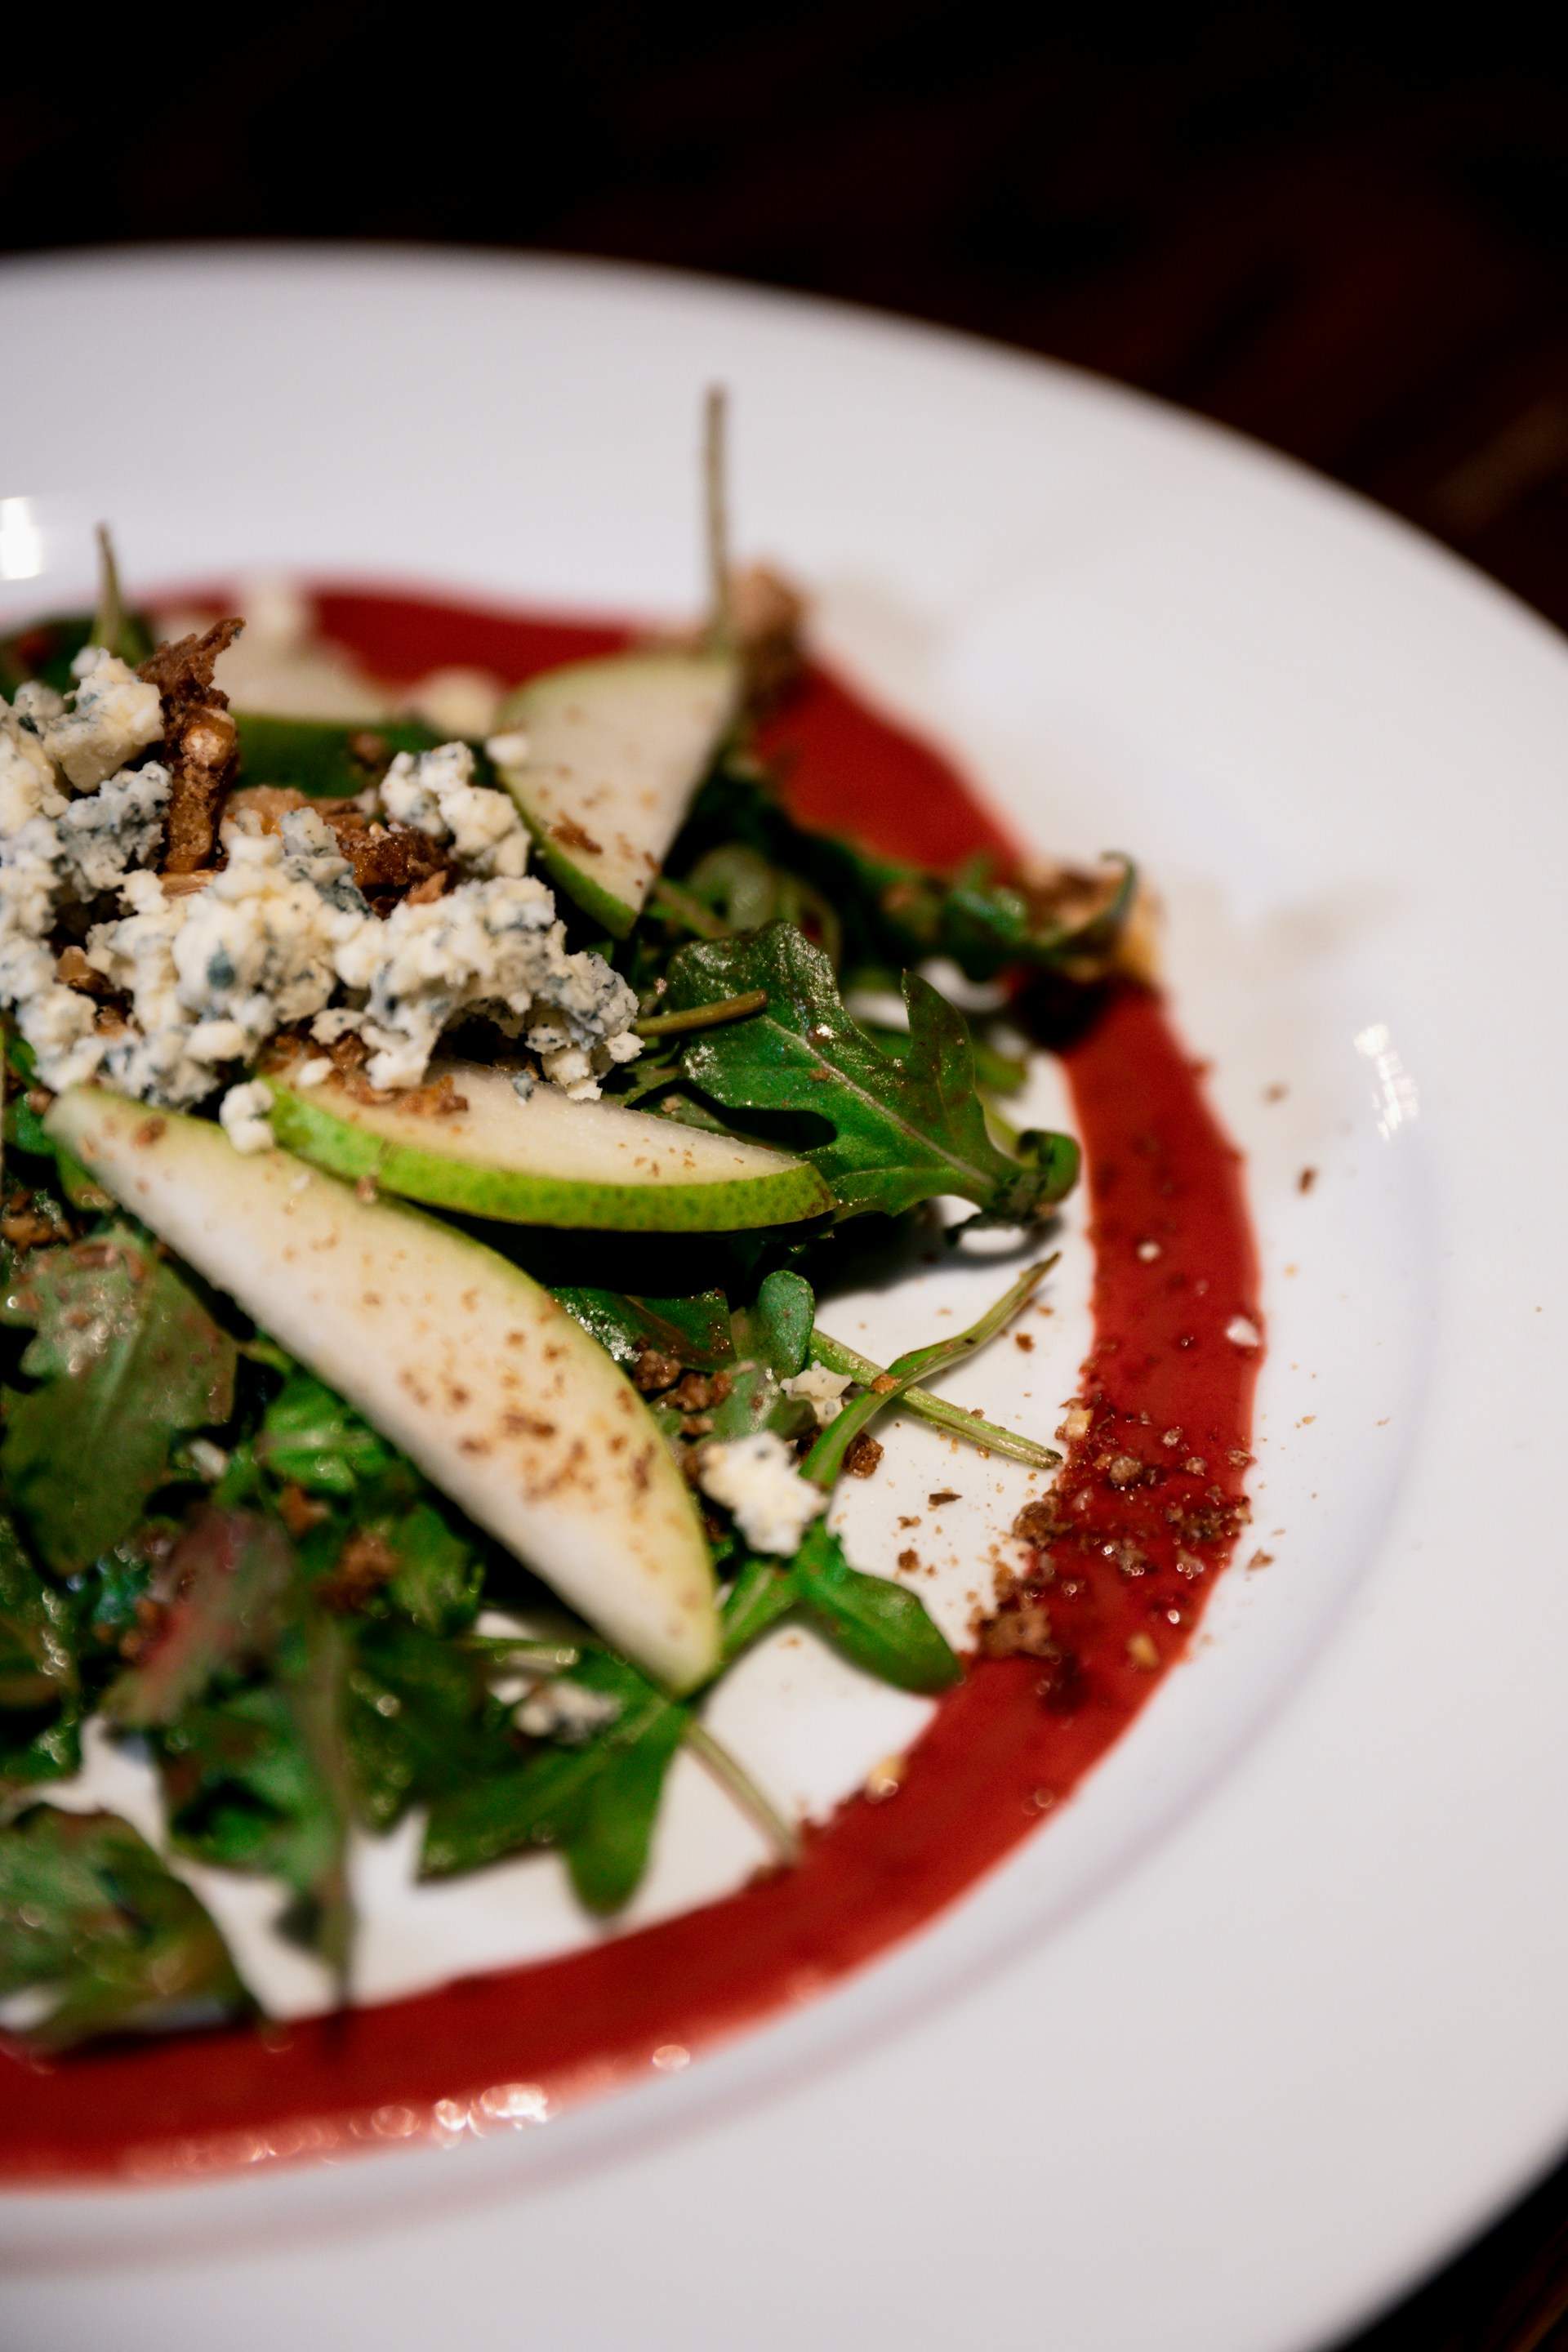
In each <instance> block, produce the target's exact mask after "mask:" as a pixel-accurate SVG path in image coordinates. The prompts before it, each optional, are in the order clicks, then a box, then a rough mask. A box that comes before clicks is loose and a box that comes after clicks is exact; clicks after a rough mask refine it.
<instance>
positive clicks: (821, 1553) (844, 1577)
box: [791, 1519, 963, 1695]
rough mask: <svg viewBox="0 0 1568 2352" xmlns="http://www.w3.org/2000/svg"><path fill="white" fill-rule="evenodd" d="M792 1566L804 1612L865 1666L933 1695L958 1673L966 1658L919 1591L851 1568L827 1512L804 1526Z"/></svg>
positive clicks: (870, 1671)
mask: <svg viewBox="0 0 1568 2352" xmlns="http://www.w3.org/2000/svg"><path fill="white" fill-rule="evenodd" d="M791 1573H792V1575H793V1577H794V1580H795V1592H796V1595H797V1599H798V1602H799V1606H800V1610H801V1613H802V1614H803V1616H805V1618H806V1619H807V1620H808V1621H809V1622H811V1623H812V1624H814V1625H815V1626H816V1629H817V1631H818V1632H819V1633H823V1634H825V1635H826V1638H827V1639H828V1641H830V1642H831V1643H833V1646H834V1648H835V1649H837V1650H841V1651H842V1652H843V1654H844V1655H845V1656H846V1657H847V1659H849V1661H850V1662H851V1664H854V1665H857V1666H861V1667H863V1668H864V1669H865V1671H866V1673H867V1674H868V1675H877V1677H878V1678H879V1681H881V1682H885V1683H893V1684H895V1685H897V1686H898V1688H899V1689H900V1690H909V1691H921V1692H926V1693H929V1694H931V1695H934V1694H935V1693H936V1692H938V1691H944V1690H949V1689H951V1688H952V1685H953V1684H954V1683H956V1682H959V1681H961V1680H962V1679H963V1666H962V1665H961V1664H959V1661H958V1659H957V1658H956V1657H955V1656H954V1654H953V1653H952V1650H951V1649H950V1647H949V1646H948V1643H947V1641H946V1639H945V1637H944V1636H943V1635H942V1633H940V1632H939V1631H938V1629H937V1627H936V1625H935V1624H934V1623H933V1622H932V1621H931V1617H930V1616H929V1615H928V1614H927V1612H926V1607H925V1603H924V1602H923V1601H921V1598H920V1596H919V1594H918V1593H914V1592H911V1591H910V1590H909V1588H908V1587H907V1586H906V1585H902V1584H895V1583H893V1582H892V1580H890V1579H889V1578H888V1577H885V1576H866V1575H863V1574H862V1572H861V1571H860V1570H859V1569H858V1568H851V1567H850V1565H849V1563H848V1561H847V1559H845V1557H844V1546H843V1544H842V1543H841V1542H840V1540H839V1538H837V1536H836V1535H835V1534H834V1533H833V1531H832V1529H831V1528H829V1527H828V1526H827V1525H826V1521H825V1520H822V1519H815V1520H814V1521H813V1522H812V1524H811V1526H810V1527H809V1528H807V1529H806V1533H805V1540H804V1542H803V1543H802V1545H801V1548H800V1549H799V1551H798V1552H796V1554H795V1561H794V1564H793V1568H792V1570H791Z"/></svg>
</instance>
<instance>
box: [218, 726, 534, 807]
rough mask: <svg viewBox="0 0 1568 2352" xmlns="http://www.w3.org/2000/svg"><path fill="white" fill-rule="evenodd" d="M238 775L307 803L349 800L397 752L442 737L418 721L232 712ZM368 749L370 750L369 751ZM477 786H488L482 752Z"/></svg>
mask: <svg viewBox="0 0 1568 2352" xmlns="http://www.w3.org/2000/svg"><path fill="white" fill-rule="evenodd" d="M234 723H235V726H236V728H237V730H238V734H239V772H240V776H241V779H242V781H243V782H246V783H247V784H289V785H292V787H293V789H294V790H295V791H296V792H299V793H308V794H309V795H310V797H311V798H312V799H324V800H352V799H353V796H354V794H355V793H363V791H364V789H365V786H366V785H367V784H372V783H374V782H376V781H377V778H378V776H379V774H380V772H381V771H382V770H383V769H384V768H385V767H386V766H387V765H388V764H389V762H390V761H391V760H392V757H393V754H394V753H395V752H397V751H434V750H435V749H436V747H437V744H438V743H445V742H448V741H449V740H451V739H450V738H449V737H448V736H445V735H438V734H437V732H436V730H434V729H433V728H430V727H426V725H425V723H424V722H423V720H422V719H374V720H368V721H367V720H365V719H290V718H288V717H286V716H283V715H280V714H278V713H275V712H272V711H266V712H263V711H258V710H237V711H236V712H235V713H234ZM373 747H374V748H373ZM477 756H478V760H479V772H480V778H481V781H484V782H493V781H494V778H493V775H492V774H491V772H489V763H488V761H486V760H485V758H484V755H483V753H482V752H479V754H478V755H477Z"/></svg>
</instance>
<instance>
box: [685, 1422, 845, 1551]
mask: <svg viewBox="0 0 1568 2352" xmlns="http://www.w3.org/2000/svg"><path fill="white" fill-rule="evenodd" d="M697 1479H698V1484H699V1485H700V1487H701V1489H702V1491H703V1493H704V1494H705V1495H710V1496H712V1498H713V1500H714V1502H716V1503H722V1504H723V1506H724V1508H725V1509H726V1510H727V1511H730V1512H731V1513H733V1515H734V1520H735V1525H736V1526H737V1527H738V1528H739V1529H740V1530H741V1536H742V1541H743V1542H745V1543H747V1544H749V1545H750V1547H751V1549H752V1550H753V1551H765V1552H777V1553H780V1554H782V1555H784V1556H785V1557H786V1558H787V1556H788V1555H789V1554H790V1553H792V1552H795V1551H798V1550H799V1549H800V1540H801V1538H802V1537H803V1536H804V1535H805V1531H806V1529H807V1528H808V1527H809V1526H810V1525H811V1523H812V1521H813V1519H815V1518H816V1517H817V1516H818V1514H819V1513H820V1512H822V1511H825V1510H826V1508H827V1496H826V1493H825V1492H824V1490H823V1489H822V1487H820V1486H813V1484H812V1482H811V1480H810V1479H809V1478H803V1477H802V1476H801V1475H800V1472H799V1471H798V1470H797V1469H796V1468H795V1455H794V1454H793V1453H792V1452H791V1451H790V1449H789V1447H788V1446H787V1445H786V1444H784V1439H783V1438H782V1437H780V1436H779V1434H778V1433H777V1431H776V1430H772V1429H759V1430H756V1431H754V1432H753V1433H752V1435H751V1436H749V1437H730V1438H721V1439H720V1440H719V1441H718V1442H717V1443H715V1444H712V1445H705V1446H704V1447H703V1449H702V1452H701V1454H700V1456H699V1457H698V1464H697Z"/></svg>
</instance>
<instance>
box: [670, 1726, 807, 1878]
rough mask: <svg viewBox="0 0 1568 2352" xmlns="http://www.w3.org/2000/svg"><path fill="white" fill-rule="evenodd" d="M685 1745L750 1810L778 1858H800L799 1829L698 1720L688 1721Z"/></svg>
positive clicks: (784, 1860)
mask: <svg viewBox="0 0 1568 2352" xmlns="http://www.w3.org/2000/svg"><path fill="white" fill-rule="evenodd" d="M685 1739H686V1745H687V1746H688V1748H690V1750H691V1752H692V1754H693V1755H694V1756H695V1757H697V1758H699V1759H700V1761H701V1762H702V1763H704V1764H706V1766H707V1767H708V1769H709V1770H710V1772H711V1773H712V1775H713V1778H714V1779H715V1780H717V1781H718V1782H719V1784H720V1786H721V1788H724V1789H727V1790H729V1792H730V1794H731V1796H732V1797H733V1798H734V1799H735V1801H736V1802H737V1803H738V1804H739V1805H740V1806H741V1807H742V1809H743V1811H746V1812H748V1813H750V1814H751V1816H752V1820H753V1821H754V1822H756V1823H757V1826H758V1827H759V1829H761V1830H763V1832H765V1833H766V1835H767V1837H768V1839H769V1841H770V1842H771V1843H772V1844H773V1846H774V1847H776V1849H777V1851H778V1855H779V1859H780V1861H781V1862H786V1863H792V1864H793V1863H796V1862H798V1861H799V1860H800V1833H799V1832H798V1831H797V1830H796V1828H795V1824H794V1822H786V1821H785V1819H784V1815H783V1814H782V1813H781V1812H780V1811H779V1810H778V1808H777V1807H776V1806H775V1805H774V1804H773V1802H772V1801H771V1800H770V1799H769V1798H767V1797H765V1796H764V1795H763V1792H762V1790H760V1789H759V1788H758V1786H757V1784H756V1782H755V1781H754V1780H752V1776H751V1774H750V1773H749V1772H748V1771H747V1769H746V1768H745V1766H744V1765H743V1764H742V1762H741V1760H740V1759H739V1757H737V1756H733V1755H731V1752H730V1750H729V1748H725V1747H723V1746H722V1745H721V1743H720V1741H718V1740H717V1739H715V1738H714V1737H713V1734H712V1733H711V1732H710V1731H709V1730H706V1729H705V1728H704V1727H703V1726H702V1725H701V1724H700V1723H689V1724H688V1725H687V1727H686V1732H685Z"/></svg>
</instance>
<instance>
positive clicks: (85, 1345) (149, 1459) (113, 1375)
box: [0, 1227, 235, 1576]
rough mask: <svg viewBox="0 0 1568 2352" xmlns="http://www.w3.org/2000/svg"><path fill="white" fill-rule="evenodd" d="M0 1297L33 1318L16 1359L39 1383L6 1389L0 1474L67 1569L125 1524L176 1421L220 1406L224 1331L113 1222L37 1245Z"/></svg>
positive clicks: (229, 1381) (225, 1401)
mask: <svg viewBox="0 0 1568 2352" xmlns="http://www.w3.org/2000/svg"><path fill="white" fill-rule="evenodd" d="M0 1311H3V1312H4V1314H5V1318H6V1319H7V1320H9V1321H13V1322H22V1323H31V1324H33V1325H34V1326H35V1327H36V1336H35V1337H34V1339H32V1340H31V1341H30V1342H29V1344H28V1347H27V1349H26V1353H25V1354H24V1356H23V1358H22V1370H23V1371H24V1372H26V1373H28V1374H30V1375H31V1376H32V1377H33V1378H34V1379H35V1380H37V1381H39V1383H40V1385H39V1386H38V1387H37V1388H36V1389H34V1390H32V1391H30V1392H28V1393H27V1394H26V1395H23V1396H18V1397H16V1398H14V1399H12V1400H11V1401H10V1402H9V1405H8V1409H7V1412H6V1425H5V1440H4V1443H3V1444H0V1475H3V1476H4V1479H5V1487H6V1491H7V1494H8V1495H9V1497H10V1500H11V1503H12V1505H13V1507H14V1508H15V1509H16V1513H17V1515H18V1516H19V1517H20V1518H21V1519H22V1520H23V1522H24V1524H25V1525H26V1529H27V1533H28V1535H29V1536H30V1538H32V1541H33V1543H34V1544H35V1545H36V1547H37V1550H38V1551H39V1553H40V1554H41V1556H42V1558H43V1561H44V1564H45V1566H46V1567H47V1568H48V1569H50V1570H53V1571H54V1572H55V1573H56V1574H57V1575H62V1576H63V1575H69V1574H71V1573H72V1572H74V1571H76V1570H80V1569H82V1568H85V1567H86V1566H87V1564H88V1562H89V1560H91V1559H93V1558H94V1556H95V1555H96V1554H97V1553H99V1552H101V1551H107V1550H108V1549H110V1546H111V1545H113V1544H114V1543H116V1542H118V1541H119V1539H120V1538H121V1536H123V1535H125V1534H127V1533H128V1532H129V1530H130V1529H131V1528H133V1527H134V1526H135V1524H136V1522H137V1520H138V1519H139V1518H140V1517H141V1515H142V1507H143V1505H144V1504H145V1502H146V1500H147V1497H148V1496H150V1495H151V1494H152V1493H153V1490H154V1489H155V1488H156V1487H157V1486H160V1485H161V1484H162V1483H163V1479H164V1477H165V1476H166V1475H167V1472H168V1465H169V1453H170V1448H171V1446H172V1444H173V1443H174V1439H175V1438H176V1437H177V1436H178V1435H180V1434H181V1433H184V1432H185V1431H187V1430H193V1429H200V1428H203V1427H206V1426H210V1425H211V1424H213V1423H220V1422H223V1421H225V1420H226V1419H227V1417H228V1415H229V1413H230V1412H232V1411H233V1407H234V1370H235V1350H234V1343H233V1341H232V1340H231V1339H228V1337H227V1336H226V1333H224V1332H223V1331H221V1330H220V1329H219V1328H218V1326H217V1325H216V1323H215V1322H214V1321H213V1319H212V1318H211V1316H210V1315H208V1313H207V1311H206V1309H205V1307H203V1306H202V1305H201V1304H200V1302H199V1301H198V1300H197V1299H196V1298H195V1297H194V1296H193V1294H192V1293H191V1292H190V1291H189V1290H188V1289H187V1288H186V1287H185V1285H184V1283H183V1282H182V1281H181V1280H180V1277H179V1276H178V1275H177V1274H175V1273H174V1269H173V1268H172V1267H171V1266H169V1265H165V1264H164V1263H163V1260H162V1259H161V1258H159V1257H157V1256H156V1255H154V1254H153V1249H152V1247H151V1246H150V1245H149V1244H147V1243H145V1242H143V1241H142V1240H140V1239H139V1238H138V1237H137V1235H135V1234H132V1233H131V1232H130V1231H128V1230H127V1229H125V1228H123V1227H117V1228H115V1229H114V1230H113V1231H111V1232H110V1233H108V1234H100V1235H98V1236H96V1237H94V1238H93V1239H91V1240H89V1241H81V1242H76V1243H73V1244H71V1245H70V1246H69V1247H68V1248H62V1249H50V1250H43V1251H38V1252H35V1253H34V1255H32V1256H31V1257H30V1258H29V1259H28V1261H27V1263H26V1268H25V1269H24V1271H23V1274H22V1277H21V1280H20V1282H19V1283H18V1284H17V1285H16V1287H15V1288H14V1289H13V1290H12V1292H11V1294H10V1296H9V1297H8V1298H7V1299H6V1301H5V1307H4V1309H3V1310H0ZM66 1465H68V1469H67V1466H66Z"/></svg>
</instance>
